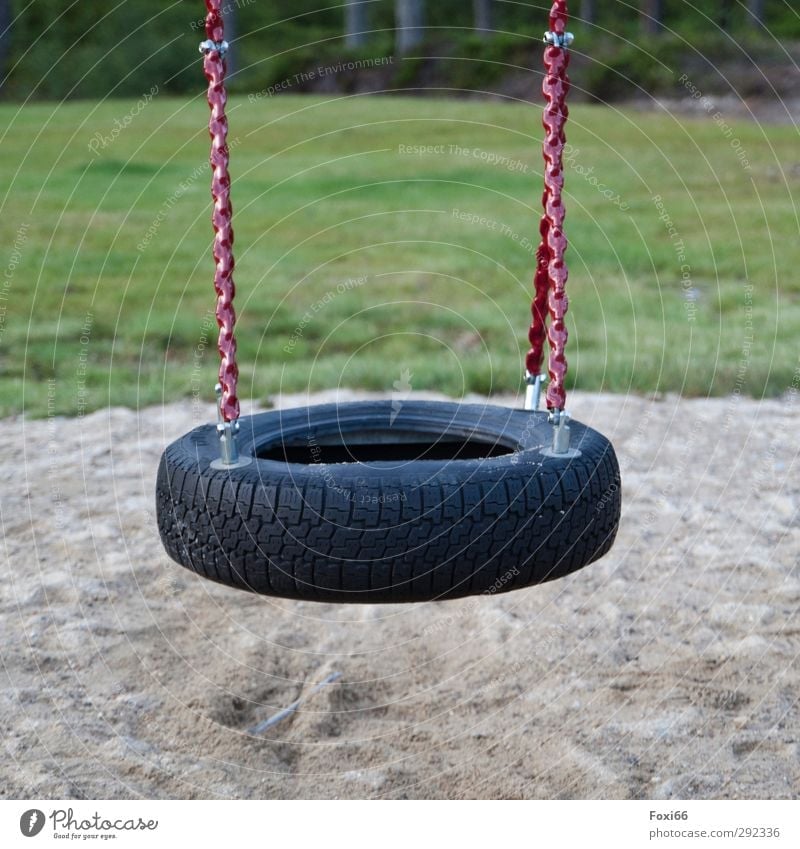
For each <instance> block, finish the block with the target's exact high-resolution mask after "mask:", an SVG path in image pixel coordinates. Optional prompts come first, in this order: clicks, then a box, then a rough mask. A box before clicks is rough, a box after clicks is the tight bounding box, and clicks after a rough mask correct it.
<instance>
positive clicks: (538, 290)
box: [525, 0, 571, 410]
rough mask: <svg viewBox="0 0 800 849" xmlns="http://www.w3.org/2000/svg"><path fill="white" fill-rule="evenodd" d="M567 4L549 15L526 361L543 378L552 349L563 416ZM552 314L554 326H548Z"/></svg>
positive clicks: (561, 0)
mask: <svg viewBox="0 0 800 849" xmlns="http://www.w3.org/2000/svg"><path fill="white" fill-rule="evenodd" d="M568 18H569V16H568V12H567V3H566V0H557V2H555V3H553V6H552V9H551V10H550V30H549V32H548V33H547V35H549V36H551V38H550V39H546V40H547V42H548V43H547V47H545V50H544V67H545V77H544V82H543V83H542V93H543V94H544V97H545V100H546V105H545V108H544V115H543V118H542V124H543V126H544V129H545V137H544V144H543V146H542V153H543V156H544V163H545V167H544V192H543V194H542V206H543V208H544V215H543V216H542V219H541V222H540V224H539V232H540V234H541V237H542V241H541V244H540V245H539V248H538V250H537V252H536V272H535V274H534V292H535V294H534V299H533V304H532V307H531V313H532V316H533V321H532V323H531V326H530V329H529V331H528V339H529V341H530V344H531V347H530V350H529V351H528V354H527V356H526V358H525V367H526V369H527V371H528V373H529V374H531V375H534V376H535V375H537V374H539V373H540V372H541V368H542V360H543V358H544V350H543V349H544V339H545V335H546V336H547V341H548V343H549V345H550V356H549V359H548V372H549V374H550V382H549V384H548V387H547V407H548V409H551V410H553V409H555V410H563V409H564V405H565V404H566V400H567V395H566V391H565V389H564V379H565V377H566V374H567V358H566V355H565V348H566V344H567V328H566V324H565V321H564V319H565V316H566V313H567V307H568V304H569V302H568V300H567V293H566V285H567V277H568V272H567V265H566V262H565V260H564V254H565V252H566V249H567V239H566V236H565V235H564V212H565V210H564V204H563V203H562V200H561V191H562V189H563V186H564V168H563V153H564V145H565V144H566V137H565V135H564V125H565V124H566V122H567V116H568V115H569V110H568V109H567V104H566V98H567V93H568V92H569V77H568V76H567V66H568V65H569V51H568V50H567V49H566V48H567V46H568V44H569V42H570V41H571V39H570V38H568V34H567V31H566V27H567V20H568ZM548 314H549V317H550V322H549V325H548V323H547V316H548Z"/></svg>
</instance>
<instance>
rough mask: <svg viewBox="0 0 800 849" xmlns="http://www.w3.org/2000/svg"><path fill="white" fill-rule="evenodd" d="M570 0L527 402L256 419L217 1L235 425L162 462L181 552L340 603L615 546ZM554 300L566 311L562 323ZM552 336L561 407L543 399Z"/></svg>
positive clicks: (220, 222) (215, 156)
mask: <svg viewBox="0 0 800 849" xmlns="http://www.w3.org/2000/svg"><path fill="white" fill-rule="evenodd" d="M566 6H567V4H566V2H555V3H554V4H553V6H552V9H551V13H550V30H549V31H548V32H547V33H545V39H544V40H545V42H546V44H547V46H546V48H545V51H544V62H545V70H546V74H545V78H544V83H543V93H544V97H545V99H546V101H547V103H546V107H545V111H544V119H543V123H544V128H545V131H546V134H545V140H544V160H545V171H544V177H545V189H544V195H543V206H544V215H543V217H542V219H541V224H540V232H541V236H542V241H541V245H540V246H539V249H538V252H537V255H536V272H535V278H534V286H535V297H534V301H533V306H532V315H533V320H532V323H531V326H530V329H529V334H528V336H529V340H530V345H531V347H530V350H529V352H528V354H527V357H526V362H525V364H526V382H527V391H526V398H525V404H524V409H508V408H505V407H499V406H489V405H482V404H460V403H455V402H453V403H446V402H442V403H438V402H436V403H432V402H424V401H414V400H409V401H406V402H405V403H403V405H402V406H401V407H400V408H399V409H397V405H396V404H395V405H394V409H393V405H392V402H391V401H389V400H387V401H369V402H355V403H346V404H324V405H320V406H312V407H300V408H297V409H291V410H277V411H272V412H266V413H260V414H258V415H254V416H248V417H244V418H241V419H240V418H239V402H238V400H237V397H236V382H237V376H238V370H237V366H236V342H235V339H234V332H233V331H234V322H235V314H234V309H233V295H234V284H233V277H232V274H233V267H234V262H233V253H232V245H233V231H232V229H231V205H230V200H229V195H230V177H229V175H228V147H227V143H226V137H227V131H228V126H227V120H226V117H225V103H226V92H225V87H224V77H225V58H224V55H225V50H226V48H227V44H226V42H225V41H224V40H223V35H224V34H223V27H222V18H221V15H220V0H206V7H207V9H208V16H207V18H206V35H207V39H208V40H207V41H205V42H203V44H202V45H201V46H200V50H201V52H202V53H203V54H204V71H205V74H206V77H207V79H208V82H209V87H208V101H209V105H210V107H211V118H210V124H209V129H210V135H211V139H212V143H211V158H210V161H211V167H212V172H213V173H212V197H213V200H214V211H213V216H212V222H213V227H214V233H215V239H214V260H215V265H216V272H215V277H214V286H215V289H216V294H217V304H216V315H217V322H218V324H219V351H220V356H221V364H220V371H219V384H218V385H217V397H218V423H217V424H216V426H215V425H213V424H208V425H204V426H202V427H198V428H196V429H194V430H193V431H191V433H188V434H186V435H185V436H183V437H181V438H180V439H178V440H177V441H176V442H174V443H172V445H170V446H169V447H168V448H167V449H166V450H165V451H164V454H163V456H162V458H161V464H160V467H159V470H158V480H157V485H156V508H157V516H158V525H159V531H160V533H161V539H162V542H163V544H164V547H165V549H166V551H167V553H168V554H169V556H170V557H172V558H173V559H174V560H176V561H177V562H178V563H180V564H181V565H182V566H185V567H187V568H189V569H192V570H194V571H195V572H197V573H198V574H200V575H203V576H205V577H207V578H210V579H212V580H214V581H218V582H221V583H224V584H228V585H230V586H233V587H239V588H241V589H245V590H250V591H251V592H257V593H263V594H265V595H272V596H280V597H284V598H293V599H306V600H312V601H327V602H370V603H373V602H402V601H432V600H440V599H449V598H457V597H460V596H465V595H470V594H478V593H494V592H505V591H508V590H512V589H519V588H521V587H525V586H529V585H531V584H537V583H542V582H544V581H549V580H552V579H554V578H559V577H561V576H563V575H566V574H568V573H570V572H573V571H575V570H576V569H580V568H581V567H583V566H586V565H587V564H589V563H591V562H592V561H594V560H597V559H598V558H600V557H602V556H603V555H604V554H605V553H606V552H607V551H608V550H609V549H610V548H611V545H612V544H613V541H614V537H615V535H616V532H617V526H618V524H619V518H620V477H619V467H618V464H617V458H616V455H615V454H614V449H613V448H612V446H611V444H610V443H609V442H608V440H607V439H605V437H603V436H602V435H601V434H599V433H597V432H596V431H594V430H592V429H591V428H589V427H587V426H585V425H582V424H580V423H578V422H576V421H570V419H569V416H568V414H567V413H566V412H565V408H564V405H565V401H566V393H565V390H564V378H565V375H566V370H567V362H566V358H565V356H564V347H565V344H566V341H567V331H566V327H565V324H564V316H565V313H566V311H567V296H566V292H565V284H566V281H567V268H566V265H565V263H564V253H565V250H566V247H567V240H566V238H565V236H564V233H563V230H562V225H563V221H564V207H563V205H562V203H561V187H562V184H563V171H562V152H563V148H564V144H565V137H564V124H565V122H566V118H567V108H566V105H565V98H566V95H567V91H568V90H569V79H568V77H567V74H566V71H567V65H568V62H569V53H568V50H567V48H568V46H569V44H570V43H571V41H572V36H571V35H570V34H569V33H568V32H567V31H566V23H567V9H566ZM548 313H549V322H548V321H547V318H548ZM545 336H546V337H547V340H548V342H549V347H550V353H549V360H548V372H549V384H548V386H547V391H546V405H547V412H545V411H541V412H540V411H539V410H538V406H539V396H540V394H541V389H542V384H543V382H544V375H543V374H542V361H543V348H544V341H545Z"/></svg>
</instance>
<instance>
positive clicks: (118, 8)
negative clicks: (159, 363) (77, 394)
mask: <svg viewBox="0 0 800 849" xmlns="http://www.w3.org/2000/svg"><path fill="white" fill-rule="evenodd" d="M548 8H549V5H548V4H547V3H541V2H540V3H524V2H510V0H509V2H505V0H472V2H466V0H436V2H424V0H362V1H361V2H359V1H358V0H269V2H267V0H225V12H226V17H227V19H228V23H229V26H230V30H229V31H230V32H232V33H234V36H235V37H234V38H233V42H234V45H233V53H232V56H231V60H232V65H233V70H234V72H235V73H233V74H232V79H231V87H232V89H234V90H239V91H258V90H262V89H265V88H268V87H270V86H274V85H275V84H276V83H279V82H280V81H282V80H285V79H289V78H292V77H293V76H294V75H295V74H298V73H303V72H305V71H306V70H308V69H313V68H316V67H318V66H319V65H320V64H326V63H327V64H335V63H337V62H352V61H353V60H357V59H362V60H367V59H374V58H375V57H380V56H383V57H389V56H392V57H394V58H395V59H396V61H392V62H391V63H390V64H388V65H382V66H381V67H380V70H376V69H375V68H370V67H369V63H368V62H362V63H361V64H362V65H366V66H367V67H366V68H364V67H361V68H357V69H356V70H354V71H353V72H352V73H350V72H348V73H336V74H331V75H328V76H329V77H330V78H329V79H325V80H317V81H316V82H315V81H306V82H305V83H303V84H302V85H300V86H292V91H294V92H295V93H296V92H297V91H298V90H303V89H304V88H306V89H312V90H320V89H321V90H326V91H330V90H336V89H338V90H344V91H347V90H362V91H363V90H396V89H404V90H417V91H420V90H424V89H436V90H437V91H440V92H441V90H443V89H451V90H452V89H461V90H464V89H467V90H477V91H487V90H488V91H498V92H499V93H503V90H504V87H505V88H506V89H508V90H513V93H514V96H519V92H518V91H516V90H514V86H513V84H512V83H510V82H508V80H509V78H511V77H513V71H514V68H515V67H516V68H517V69H519V68H522V69H525V68H538V67H539V63H540V55H541V44H540V39H541V34H542V31H543V30H544V29H545V28H546V21H547V11H548ZM571 12H572V14H573V23H572V25H571V29H572V30H573V31H574V32H575V33H576V36H577V39H576V43H575V48H574V51H573V52H574V59H573V81H574V83H575V88H576V94H577V96H578V97H580V96H581V95H582V94H583V95H584V96H589V97H595V98H598V99H604V100H612V99H620V98H629V97H632V96H636V94H637V92H638V93H641V90H645V91H647V92H648V93H669V92H671V91H672V92H674V93H676V94H681V93H682V94H685V92H681V91H680V86H679V84H678V83H677V77H678V76H679V75H680V73H689V74H690V76H691V77H692V79H693V81H695V82H696V84H698V85H702V86H703V88H704V90H706V91H715V90H716V91H717V92H724V91H727V90H731V88H733V89H735V90H736V91H737V92H738V93H740V94H744V95H747V94H769V93H771V91H772V90H773V89H774V90H776V91H778V93H781V92H782V91H783V90H784V89H786V90H788V89H789V88H790V87H791V86H793V85H794V86H796V84H797V74H796V67H794V68H793V67H792V65H793V61H797V59H798V49H799V48H798V41H800V12H798V10H797V8H796V4H794V3H789V2H785V0H693V2H688V0H639V2H636V0H631V2H624V0H605V2H600V3H598V2H594V0H582V2H578V0H575V2H573V3H572V4H571ZM203 13H204V4H203V3H202V2H201V0H172V2H169V0H167V2H165V0H122V2H120V0H92V2H91V3H90V2H86V0H83V2H82V1H81V0H72V2H70V0H34V2H29V0H0V79H2V86H1V87H0V97H2V98H3V99H6V100H25V99H27V98H35V99H59V100H60V99H62V98H101V97H106V96H112V97H117V96H118V97H130V96H141V95H142V94H143V93H144V92H147V91H150V90H151V88H152V87H153V86H154V85H157V86H158V87H159V91H160V92H161V93H174V94H181V93H185V92H196V91H197V88H198V78H197V62H196V59H197V56H196V53H197V47H196V44H197V42H199V41H200V40H201V38H202V34H203V33H202V15H203ZM776 39H777V40H778V41H776ZM778 42H780V43H778ZM433 57H436V58H433ZM476 59H477V60H479V61H477V62H476V61H475V60H476ZM675 71H679V73H678V74H677V75H676V73H675ZM793 71H794V72H793ZM762 72H763V73H762ZM534 96H536V97H538V92H537V93H535V94H534Z"/></svg>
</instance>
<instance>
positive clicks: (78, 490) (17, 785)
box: [0, 393, 800, 798]
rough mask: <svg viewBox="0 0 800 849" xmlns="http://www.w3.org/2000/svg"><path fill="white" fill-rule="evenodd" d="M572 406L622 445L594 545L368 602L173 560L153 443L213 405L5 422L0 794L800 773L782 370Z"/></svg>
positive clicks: (338, 792) (790, 462) (788, 408)
mask: <svg viewBox="0 0 800 849" xmlns="http://www.w3.org/2000/svg"><path fill="white" fill-rule="evenodd" d="M299 400H300V399H298V398H283V399H278V400H277V402H278V403H282V404H284V405H288V406H291V405H292V404H295V403H298V402H299ZM315 400H321V396H316V398H315ZM571 406H572V410H573V412H574V413H575V415H576V416H577V417H578V418H580V419H581V420H582V421H586V422H587V423H590V424H592V425H593V426H595V427H597V428H598V429H600V430H602V431H603V432H604V433H606V434H607V435H609V436H610V437H612V439H613V441H614V444H615V445H616V447H617V452H618V454H619V457H620V462H621V466H622V472H623V483H624V512H623V521H622V527H621V530H620V534H619V537H618V540H617V544H616V546H615V548H614V550H613V552H612V553H611V554H610V555H609V556H607V557H606V558H605V559H603V560H602V561H601V562H599V563H597V564H594V565H592V566H590V567H589V568H587V569H585V570H583V571H582V572H578V573H576V574H574V575H572V576H570V577H568V578H566V579H564V580H561V581H557V582H554V583H552V584H548V585H545V586H541V587H534V588H531V589H529V590H524V591H521V592H516V593H511V594H508V595H503V596H493V597H481V598H479V599H463V600H459V601H454V602H447V603H444V604H439V605H435V604H424V605H411V606H388V607H381V606H366V607H361V606H356V607H344V606H334V605H314V604H312V603H297V602H288V601H280V600H274V599H267V598H260V597H255V596H249V595H247V594H245V593H242V592H238V591H235V590H231V589H228V588H225V587H222V586H217V585H215V584H212V583H209V582H207V581H204V580H202V579H200V578H197V577H195V576H194V575H192V574H191V573H189V572H187V571H185V570H184V569H182V568H180V567H179V566H177V565H175V564H173V563H172V562H171V561H169V560H168V559H167V557H166V556H165V555H164V554H163V552H162V550H161V547H160V544H159V541H158V536H157V531H156V528H155V522H154V516H153V497H152V495H153V486H154V478H155V471H156V465H157V462H158V458H159V455H160V452H161V450H162V448H163V447H164V445H165V444H166V443H167V442H168V441H170V440H172V439H173V438H175V437H177V436H178V435H179V434H180V433H182V432H184V431H185V430H188V429H189V428H190V427H192V426H194V425H195V424H197V423H199V422H200V421H202V420H207V419H210V417H211V413H212V411H211V409H210V408H209V409H206V408H203V409H202V410H198V409H196V408H195V407H193V405H192V403H191V402H188V403H183V404H175V405H171V406H168V407H164V408H157V409H150V410H146V411H142V412H134V411H130V410H124V409H111V410H104V411H100V412H97V413H94V414H92V415H89V416H86V417H85V418H83V419H71V420H70V419H50V420H42V421H23V420H14V421H12V420H5V421H3V422H0V433H2V436H3V440H4V443H5V444H6V446H7V450H6V452H5V457H6V458H7V459H6V460H4V461H3V464H2V466H1V467H0V481H1V492H2V495H1V496H0V522H1V523H2V524H1V525H0V532H1V533H2V540H1V541H2V545H0V564H1V565H0V568H2V578H1V579H0V640H2V659H3V668H2V677H0V702H1V704H2V709H0V717H2V734H3V743H4V746H5V754H4V756H3V758H2V763H1V764H0V796H4V797H11V798H19V797H29V798H47V797H50V798H53V797H65V798H117V797H120V798H129V797H149V798H198V797H210V798H215V797H234V798H274V797H277V798H295V797H340V798H341V797H356V798H360V797H390V798H398V797H405V798H418V797H425V798H428V797H446V798H476V797H478V798H483V797H488V798H520V797H524V798H604V797H614V798H617V797H637V798H674V797H684V798H686V797H689V798H694V797H699V798H729V797H755V798H770V797H772V798H786V797H795V798H796V797H797V796H798V795H800V703H799V702H798V699H799V698H800V688H798V683H799V682H800V674H798V672H799V670H798V652H799V651H800V622H799V621H798V618H797V611H798V602H800V573H799V572H798V560H800V512H798V508H799V507H800V475H798V435H800V426H799V424H800V399H798V397H797V393H794V394H789V395H787V396H786V397H785V398H784V399H782V400H776V401H767V402H760V403H759V402H755V401H751V400H745V399H742V398H737V397H733V398H725V399H715V400H680V399H678V398H675V397H670V396H668V397H666V398H658V399H642V398H634V397H622V396H619V397H615V396H604V395H589V394H582V395H579V394H576V395H575V396H574V397H573V398H572V403H571ZM20 439H22V443H23V454H22V459H21V461H20V460H19V459H18V458H19V455H18V454H17V453H15V451H12V450H11V449H12V448H13V447H15V446H19V444H20ZM334 672H338V673H340V674H341V678H340V680H339V682H338V683H336V684H331V685H328V686H326V687H325V688H323V689H321V690H319V691H317V692H316V693H311V692H310V691H311V690H312V688H313V687H314V685H315V684H317V683H318V682H320V681H322V680H323V679H325V678H326V676H328V675H330V674H332V673H334ZM303 695H305V696H306V698H305V700H304V701H303V703H302V705H301V707H300V709H299V710H298V711H297V712H296V713H294V714H293V715H291V716H289V717H288V718H286V719H284V720H283V721H282V722H279V723H278V724H277V725H275V726H274V727H273V728H272V729H270V730H269V731H268V732H267V734H266V735H265V736H264V737H263V738H257V737H254V736H252V735H250V734H248V733H247V729H248V728H250V727H252V726H253V725H254V724H256V723H257V722H259V721H261V720H263V719H265V718H267V717H269V716H271V715H272V714H274V713H276V712H277V711H279V710H281V709H282V708H285V707H286V706H287V705H289V704H291V703H292V702H293V701H294V700H296V699H297V698H298V697H299V696H303Z"/></svg>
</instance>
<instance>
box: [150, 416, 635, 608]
mask: <svg viewBox="0 0 800 849" xmlns="http://www.w3.org/2000/svg"><path fill="white" fill-rule="evenodd" d="M240 427H241V430H240V433H239V437H238V444H239V449H240V452H241V455H242V456H243V457H251V458H253V459H252V462H251V463H250V464H249V465H247V466H244V467H243V468H236V469H232V470H217V469H213V468H211V466H210V464H211V462H212V461H213V460H215V459H216V458H217V457H218V456H219V443H218V439H217V433H216V430H215V428H214V426H212V425H206V426H203V427H199V428H197V429H195V430H193V431H192V432H191V433H189V434H187V435H186V436H184V437H182V438H181V439H179V440H177V441H176V442H174V443H173V444H172V445H170V446H169V447H168V448H167V449H166V451H165V452H164V455H163V457H162V459H161V465H160V467H159V470H158V481H157V485H156V510H157V515H158V523H159V530H160V533H161V539H162V541H163V543H164V547H165V548H166V551H167V553H168V554H169V555H170V557H172V558H173V559H174V560H176V561H177V562H178V563H180V564H181V565H183V566H186V567H188V568H189V569H193V570H194V571H195V572H197V573H198V574H200V575H203V576H204V577H206V578H210V579H212V580H214V581H219V582H220V583H223V584H228V585H230V586H233V587H240V588H242V589H246V590H250V591H253V592H258V593H263V594H266V595H274V596H280V597H284V598H295V599H306V600H312V601H326V602H401V601H427V600H435V599H448V598H456V597H459V596H464V595H469V594H476V593H487V592H488V593H492V592H505V591H508V590H513V589H518V588H520V587H525V586H528V585H530V584H537V583H541V582H543V581H549V580H552V579H554V578H559V577H561V576H563V575H566V574H568V573H569V572H573V571H574V570H576V569H580V568H581V567H582V566H586V565H587V564H588V563H591V562H592V561H594V560H597V559H598V558H599V557H602V556H603V555H604V554H605V553H606V552H607V551H608V550H609V549H610V548H611V545H612V543H613V541H614V537H615V535H616V532H617V526H618V524H619V518H620V502H621V490H620V475H619V466H618V464H617V458H616V455H615V454H614V449H613V448H612V446H611V444H610V443H609V442H608V440H607V439H606V438H605V437H603V436H602V435H600V434H599V433H597V432H596V431H594V430H592V429H591V428H589V427H586V426H585V425H582V424H580V423H578V422H574V421H573V422H571V423H570V427H571V430H572V433H571V445H572V447H573V448H576V449H578V450H579V452H580V454H579V455H578V456H574V457H567V458H565V457H552V456H547V455H546V453H543V452H544V450H545V449H547V448H549V446H550V443H551V441H552V427H551V425H549V424H548V422H547V418H546V414H545V413H529V412H524V411H521V410H513V409H508V408H504V407H496V406H481V405H467V404H457V403H439V402H422V401H405V402H403V403H402V404H398V403H394V404H393V403H392V402H391V401H378V402H358V403H348V404H342V405H338V406H337V405H335V404H330V405H322V406H317V407H301V408H298V409H291V410H280V411H275V412H267V413H262V414H259V415H256V416H251V417H247V418H243V419H241V422H240ZM365 435H366V441H368V442H372V443H375V442H380V443H383V444H381V446H380V448H375V446H374V445H373V446H372V447H370V448H367V449H361V448H358V449H355V448H354V449H353V450H357V451H359V452H362V451H365V452H367V454H369V453H373V454H374V453H375V452H376V451H379V452H380V456H385V457H386V458H387V459H385V460H381V461H376V460H372V459H368V460H366V461H362V462H343V463H330V464H328V463H321V462H314V461H315V460H318V459H320V457H321V459H322V460H325V459H327V457H328V454H327V453H326V452H330V451H333V452H335V453H338V454H341V453H342V448H341V444H342V443H343V442H347V443H348V444H354V443H357V442H359V440H360V441H361V442H363V441H364V439H365ZM420 440H423V441H426V442H427V446H426V449H425V453H423V454H422V455H421V457H420V459H412V460H400V459H395V460H392V459H390V458H391V456H392V455H394V454H395V453H396V452H398V451H399V452H403V451H406V452H408V451H409V450H411V451H412V453H413V451H416V450H418V449H417V448H416V447H415V448H413V449H403V448H400V447H398V446H402V445H403V444H404V443H405V442H408V441H417V442H419V441H420ZM470 440H471V441H470ZM476 440H477V441H480V442H481V443H483V444H484V445H486V446H488V447H486V448H479V449H477V450H476V449H475V442H476ZM467 441H469V443H468V444H466V443H467ZM455 442H458V443H465V447H464V449H463V452H467V451H470V452H471V453H473V454H475V453H479V454H480V453H482V452H485V453H487V454H491V453H498V452H499V451H502V452H504V453H502V454H500V455H499V456H487V457H486V458H485V459H426V457H435V456H437V455H438V454H443V455H445V456H452V454H453V444H454V443H455ZM337 443H338V444H339V448H338V449H337V448H335V447H333V448H331V447H329V444H334V445H335V444H337ZM304 451H306V452H308V454H309V457H308V458H307V459H308V460H310V462H288V461H287V460H286V459H262V458H261V457H263V455H265V454H272V455H275V454H278V455H280V456H281V457H288V459H289V460H296V459H297V457H295V456H294V455H296V454H298V453H302V452H304ZM314 451H316V452H317V453H316V454H314ZM448 452H449V453H448ZM463 452H462V453H463ZM258 455H261V457H259V456H258ZM331 456H332V457H333V458H334V459H341V457H338V458H337V457H335V456H334V455H331ZM365 456H366V455H365Z"/></svg>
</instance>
